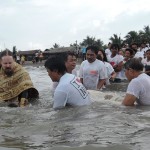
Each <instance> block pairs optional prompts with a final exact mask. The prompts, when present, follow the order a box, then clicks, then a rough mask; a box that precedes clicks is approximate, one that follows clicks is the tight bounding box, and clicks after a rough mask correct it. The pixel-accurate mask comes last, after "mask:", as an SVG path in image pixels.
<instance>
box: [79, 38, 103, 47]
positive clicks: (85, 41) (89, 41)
mask: <svg viewBox="0 0 150 150" xmlns="http://www.w3.org/2000/svg"><path fill="white" fill-rule="evenodd" d="M90 45H96V46H98V47H100V48H102V47H103V41H101V39H97V40H96V39H95V37H90V36H87V37H86V39H83V42H81V43H80V46H86V47H87V46H90Z"/></svg>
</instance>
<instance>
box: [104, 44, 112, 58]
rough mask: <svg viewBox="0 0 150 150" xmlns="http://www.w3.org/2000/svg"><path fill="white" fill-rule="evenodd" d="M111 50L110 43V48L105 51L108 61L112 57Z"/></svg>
mask: <svg viewBox="0 0 150 150" xmlns="http://www.w3.org/2000/svg"><path fill="white" fill-rule="evenodd" d="M110 48H111V43H110V42H109V43H108V48H107V49H105V54H106V57H107V59H108V58H109V56H110V55H111V50H110Z"/></svg>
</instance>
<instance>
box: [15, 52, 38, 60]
mask: <svg viewBox="0 0 150 150" xmlns="http://www.w3.org/2000/svg"><path fill="white" fill-rule="evenodd" d="M39 51H40V50H28V51H18V53H17V54H19V55H20V56H22V55H23V56H25V59H26V61H32V60H33V58H34V57H35V53H38V52H39Z"/></svg>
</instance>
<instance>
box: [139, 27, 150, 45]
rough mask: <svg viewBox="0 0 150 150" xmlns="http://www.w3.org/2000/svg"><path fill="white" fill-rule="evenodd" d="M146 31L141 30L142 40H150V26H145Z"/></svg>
mask: <svg viewBox="0 0 150 150" xmlns="http://www.w3.org/2000/svg"><path fill="white" fill-rule="evenodd" d="M143 30H144V31H139V35H140V38H141V40H142V41H141V42H149V41H150V27H149V26H144V29H143Z"/></svg>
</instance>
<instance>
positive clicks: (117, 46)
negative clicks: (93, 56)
mask: <svg viewBox="0 0 150 150" xmlns="http://www.w3.org/2000/svg"><path fill="white" fill-rule="evenodd" d="M110 49H117V50H118V51H119V45H118V44H112V45H111V47H110Z"/></svg>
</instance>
